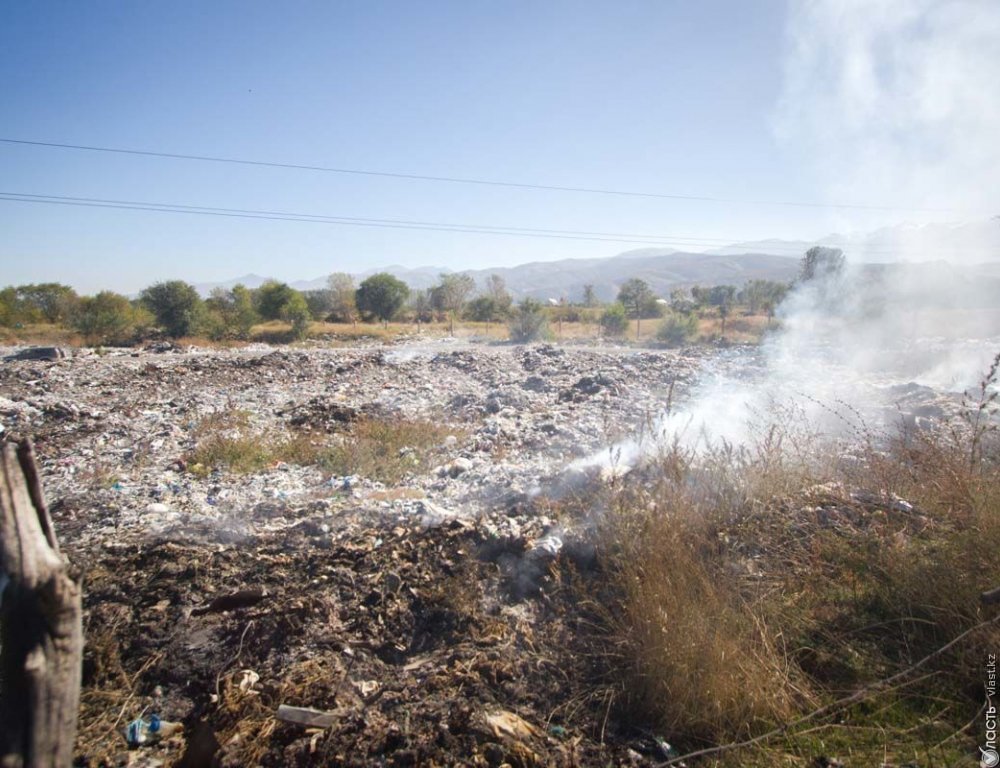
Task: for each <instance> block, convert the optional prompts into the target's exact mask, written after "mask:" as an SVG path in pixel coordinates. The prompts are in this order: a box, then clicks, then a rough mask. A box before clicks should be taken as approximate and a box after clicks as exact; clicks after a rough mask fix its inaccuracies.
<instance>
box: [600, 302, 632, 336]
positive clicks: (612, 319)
mask: <svg viewBox="0 0 1000 768" xmlns="http://www.w3.org/2000/svg"><path fill="white" fill-rule="evenodd" d="M601 328H602V329H603V331H604V333H605V334H606V335H608V336H624V335H625V332H626V331H627V330H628V316H627V315H626V313H625V305H624V304H620V303H617V302H616V303H614V304H611V305H610V306H609V307H608V308H607V309H605V310H604V312H603V313H602V314H601Z"/></svg>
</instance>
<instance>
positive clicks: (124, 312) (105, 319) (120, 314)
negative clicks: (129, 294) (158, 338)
mask: <svg viewBox="0 0 1000 768" xmlns="http://www.w3.org/2000/svg"><path fill="white" fill-rule="evenodd" d="M153 322H154V318H153V316H152V314H151V313H150V312H149V311H147V310H146V309H145V308H144V307H142V306H141V305H140V306H135V305H133V304H132V303H131V302H129V300H128V299H127V298H125V297H124V296H122V295H121V294H118V293H114V292H113V291H101V292H100V293H98V294H97V295H96V296H85V297H84V298H82V299H80V301H79V303H78V304H77V307H76V309H75V310H74V312H73V316H72V318H71V323H72V326H73V328H75V329H76V330H77V331H79V332H80V334H81V335H82V336H83V337H84V339H85V341H86V342H87V343H88V344H124V343H128V342H130V341H133V340H134V339H135V338H136V337H137V336H139V335H141V333H142V332H143V331H144V330H145V329H147V328H148V327H149V326H150V325H152V323H153Z"/></svg>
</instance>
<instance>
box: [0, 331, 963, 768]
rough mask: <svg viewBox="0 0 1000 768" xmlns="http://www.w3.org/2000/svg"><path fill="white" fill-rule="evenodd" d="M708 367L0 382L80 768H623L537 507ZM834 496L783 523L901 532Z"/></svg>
mask: <svg viewBox="0 0 1000 768" xmlns="http://www.w3.org/2000/svg"><path fill="white" fill-rule="evenodd" d="M17 351H18V350H14V349H12V348H6V349H5V348H0V355H6V356H9V355H11V354H15V353H16V352H17ZM715 354H716V353H715V352H713V351H712V350H710V349H707V348H698V349H692V350H686V351H668V350H662V351H635V350H632V349H629V348H624V347H585V346H580V347H565V348H561V347H554V346H550V345H534V346H531V345H529V346H514V345H495V346H491V345H484V346H471V345H467V344H463V343H458V342H434V341H426V342H415V343H411V342H408V343H407V344H405V345H398V346H395V347H384V348H382V347H378V348H376V347H371V348H365V347H359V348H336V349H334V348H320V347H316V348H294V349H292V348H282V349H274V348H271V347H269V346H267V345H250V346H246V347H243V348H233V349H198V348H179V347H176V346H174V345H170V346H168V345H165V344H157V345H155V346H150V347H148V348H144V349H135V350H133V349H127V350H126V349H113V348H112V349H107V350H105V351H104V353H103V354H101V355H93V354H75V355H73V356H68V357H63V358H57V359H52V360H42V361H39V360H38V359H16V360H11V359H5V361H4V363H3V364H2V365H0V421H2V424H3V428H4V434H7V433H9V434H10V435H11V436H12V437H16V436H20V435H24V436H28V435H30V436H32V437H33V439H34V441H35V446H36V452H37V454H38V463H39V468H40V472H41V475H42V481H43V484H44V486H45V489H46V496H47V498H48V501H49V506H50V511H51V516H52V519H53V522H54V524H55V526H56V528H57V529H58V532H59V539H60V543H61V544H62V546H63V549H64V551H65V553H66V555H67V557H68V558H69V559H70V561H71V562H73V563H74V564H75V565H79V567H81V568H82V569H84V571H85V573H86V579H85V581H84V585H85V586H84V612H85V615H84V633H85V637H86V647H85V656H84V660H83V687H82V693H81V711H80V728H79V737H78V741H77V748H78V753H79V754H80V756H81V759H83V758H84V757H85V758H86V759H87V760H89V761H90V762H91V764H92V765H98V764H100V763H101V762H102V761H104V762H105V763H106V764H107V765H115V764H117V763H118V762H119V761H121V760H122V751H123V745H122V735H123V734H124V736H125V740H126V743H127V745H128V746H134V747H141V750H140V752H141V756H142V757H143V758H144V759H145V758H148V759H149V760H161V761H163V763H164V764H174V762H175V761H177V760H178V758H179V756H186V757H180V761H179V762H177V764H179V765H219V766H223V768H227V767H232V768H236V767H237V766H246V765H262V766H282V765H302V766H309V765H329V764H339V765H357V766H363V765H375V764H380V765H430V764H437V765H453V764H462V763H468V764H473V765H497V766H499V765H502V764H504V763H507V764H510V765H511V766H528V765H556V766H576V765H607V764H609V763H610V764H614V765H624V764H629V762H630V760H631V757H630V755H631V754H632V752H635V750H632V744H633V741H630V740H631V739H633V737H634V734H633V733H632V732H630V731H628V728H627V724H616V723H615V721H614V715H613V713H612V714H611V715H609V713H608V709H607V706H606V705H605V704H601V705H599V706H594V707H590V706H584V705H581V704H580V702H581V701H585V700H586V696H585V694H584V691H585V690H586V684H587V680H586V673H587V670H586V669H585V668H584V667H583V666H582V665H583V663H584V662H583V660H585V659H586V658H588V654H587V653H586V652H585V649H581V648H580V647H579V645H578V644H579V642H580V639H579V638H580V632H579V630H578V628H579V625H580V624H579V621H580V616H579V606H578V605H576V604H574V603H572V602H570V598H569V597H568V596H567V595H568V590H565V589H562V586H563V584H564V582H563V579H565V578H568V577H567V574H566V570H567V569H571V568H584V569H585V568H586V567H588V566H587V562H588V561H587V555H586V552H587V551H588V550H587V548H586V546H585V544H586V543H587V542H586V541H585V537H586V535H587V531H588V526H589V525H590V521H589V520H588V519H585V518H582V519H575V518H572V517H568V516H567V515H566V514H565V513H564V512H563V507H564V506H567V502H568V501H569V500H572V499H574V498H584V499H590V498H591V497H595V496H596V495H597V494H598V493H600V492H601V489H602V488H603V487H604V486H603V485H602V482H601V480H600V473H599V472H597V471H587V470H586V469H583V470H581V469H571V466H572V465H573V463H574V462H575V461H577V460H579V459H581V458H582V457H586V456H589V455H592V454H594V453H595V452H598V451H600V450H602V449H606V448H607V446H608V445H611V444H612V443H613V442H614V441H615V440H617V439H619V438H620V437H621V436H623V435H628V434H631V433H633V432H634V431H636V430H638V429H641V427H642V425H643V424H645V423H647V422H648V420H649V417H650V415H655V414H658V413H660V412H661V410H662V408H663V406H664V403H665V401H666V398H667V397H668V394H669V396H672V397H673V398H674V400H675V402H680V401H682V400H683V398H684V397H685V395H686V394H687V393H688V392H690V389H691V387H692V386H693V385H694V384H695V383H696V382H697V380H698V377H699V375H700V373H701V371H702V370H703V369H704V367H705V366H706V365H711V364H713V355H715ZM566 393H569V394H566ZM917 394H920V395H922V396H923V395H926V397H927V398H931V395H930V394H927V393H923V392H921V393H916V394H914V395H913V396H914V397H916V396H917ZM934 397H935V398H937V399H936V400H935V401H934V403H933V404H934V405H935V406H936V407H940V408H942V409H944V410H947V409H948V408H950V407H952V406H951V403H950V401H948V400H947V399H946V398H943V397H939V396H937V395H934ZM401 425H402V426H405V427H406V428H407V429H408V430H409V432H405V433H403V432H401V429H402V426H401ZM365 430H367V431H365ZM421 438H425V439H424V440H423V442H421ZM388 462H396V463H397V466H398V467H399V471H398V472H397V473H395V474H394V475H391V476H387V475H384V474H383V475H380V474H379V473H380V471H381V470H382V469H383V468H384V465H385V464H386V463H388ZM845 493H846V492H845V491H844V490H843V489H826V490H822V489H816V491H815V493H814V497H815V502H814V503H812V507H811V509H810V511H809V512H808V513H806V512H803V513H802V518H801V519H802V520H803V521H805V520H806V519H807V518H808V520H810V521H816V520H821V521H826V524H829V525H839V524H844V523H845V522H850V520H851V519H850V518H848V517H847V516H848V515H857V514H860V513H858V512H857V511H852V510H857V509H861V511H862V512H864V510H866V509H868V508H874V506H876V505H882V506H879V507H878V508H879V509H881V508H882V507H884V506H887V505H889V506H891V510H890V511H891V512H892V514H894V515H904V516H906V518H907V520H908V521H909V523H910V525H912V526H913V527H914V528H917V527H918V526H919V525H920V524H921V519H920V512H919V510H911V511H909V512H908V511H907V509H908V507H907V504H906V503H905V502H904V501H903V500H902V499H893V500H886V499H879V498H873V499H872V500H871V501H870V504H868V502H865V503H861V502H859V503H858V504H856V505H853V506H850V505H844V504H842V503H839V502H837V503H835V500H838V499H842V498H844V496H845ZM817 510H818V511H817ZM797 520H798V518H795V519H792V520H791V523H790V525H796V524H798V522H797ZM803 524H804V523H803ZM591 551H592V549H591ZM0 592H2V590H0ZM137 703H138V706H136V705H137ZM144 707H145V709H143V708H144ZM146 712H155V713H156V715H157V718H156V721H155V722H158V724H159V725H158V728H159V730H156V728H155V727H154V718H153V717H152V716H149V717H147V716H146V715H145V713H146ZM122 713H128V714H130V715H133V719H132V720H131V721H130V722H128V723H127V724H126V725H124V726H123V724H122V719H123V718H124V717H125V714H122ZM168 722H169V723H170V724H183V725H184V729H183V731H180V730H174V731H173V732H172V735H171V737H170V738H167V737H165V730H166V726H167V724H168ZM654 749H655V748H654ZM630 750H631V752H630ZM663 751H664V750H663V749H659V750H658V753H663ZM642 759H643V760H645V761H646V762H645V763H638V764H649V762H650V760H651V759H652V760H658V759H662V758H660V757H656V756H655V755H654V752H650V753H649V754H647V755H646V756H643V757H642ZM185 760H187V761H188V762H185Z"/></svg>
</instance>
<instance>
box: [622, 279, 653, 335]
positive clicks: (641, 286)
mask: <svg viewBox="0 0 1000 768" xmlns="http://www.w3.org/2000/svg"><path fill="white" fill-rule="evenodd" d="M650 299H655V296H654V295H653V291H652V289H651V288H650V287H649V284H648V283H647V282H646V281H645V280H640V279H639V278H637V277H633V278H632V279H630V280H626V281H625V283H624V285H622V287H621V288H620V289H619V290H618V303H619V304H621V305H622V306H623V307H625V311H626V312H627V313H628V314H629V316H630V317H634V318H635V337H636V338H639V330H640V327H639V323H640V321H641V319H642V312H643V308H644V307H646V306H647V305H648V303H649V301H650Z"/></svg>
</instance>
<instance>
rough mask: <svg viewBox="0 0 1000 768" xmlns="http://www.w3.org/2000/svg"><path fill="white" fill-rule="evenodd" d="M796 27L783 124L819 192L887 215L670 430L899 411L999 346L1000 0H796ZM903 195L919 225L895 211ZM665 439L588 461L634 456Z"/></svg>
mask: <svg viewBox="0 0 1000 768" xmlns="http://www.w3.org/2000/svg"><path fill="white" fill-rule="evenodd" d="M787 37H788V50H787V53H786V60H785V68H784V86H783V90H782V96H781V99H780V103H779V105H778V107H777V115H776V120H775V125H776V129H777V133H778V135H779V137H780V138H781V140H782V141H784V142H785V143H786V145H787V146H788V147H790V148H792V149H793V150H794V151H796V152H798V153H799V154H800V155H801V157H802V159H803V162H804V163H805V164H806V165H807V166H808V167H809V168H810V169H811V170H812V171H813V173H814V175H815V177H816V178H817V179H818V182H817V183H818V185H819V187H820V189H819V194H821V195H823V196H825V198H826V199H827V200H828V201H829V202H831V203H856V204H859V206H860V207H858V208H833V209H832V210H834V211H836V214H835V217H836V222H835V225H839V227H840V228H841V229H846V230H848V231H850V230H852V229H853V230H859V229H864V228H868V229H871V228H872V227H873V226H883V227H886V228H885V229H883V230H882V231H881V232H879V233H877V235H876V237H875V238H874V241H875V242H877V244H878V248H877V249H874V250H873V249H872V248H871V245H870V243H871V242H872V240H873V238H861V239H859V241H858V242H856V243H855V242H852V241H850V240H849V239H848V240H847V241H843V240H842V241H840V242H842V243H843V244H844V245H845V250H846V256H847V259H848V262H847V267H846V268H845V269H844V270H843V271H842V272H840V273H838V274H836V275H831V276H829V279H826V280H819V281H814V282H807V283H802V284H800V285H798V286H797V287H796V288H795V289H794V290H793V291H792V292H791V293H790V294H789V296H788V297H787V299H786V300H785V302H784V303H783V305H782V306H781V307H780V309H779V318H780V321H781V324H782V327H781V330H780V331H779V332H777V333H775V334H774V335H772V336H771V337H770V338H769V339H768V340H767V341H766V342H765V344H764V345H763V347H762V349H761V350H760V359H761V361H762V363H763V366H762V370H758V371H750V372H749V373H748V374H746V375H732V374H731V373H730V372H728V371H726V370H723V371H721V372H715V373H713V372H712V371H709V372H707V374H706V377H705V381H704V383H703V384H702V386H701V387H700V389H699V390H698V391H697V392H695V393H693V396H692V397H691V398H690V399H689V400H688V402H687V403H685V404H684V405H683V406H682V407H681V408H680V409H679V410H675V411H674V412H672V413H670V414H668V415H666V416H665V417H664V419H663V420H662V423H661V424H660V431H661V438H660V440H661V444H662V440H664V439H665V440H667V441H668V442H669V441H672V440H674V439H679V440H680V441H681V442H682V443H684V444H686V445H688V446H695V447H697V446H705V445H718V444H719V443H720V442H721V441H726V442H728V443H730V444H742V443H745V442H747V441H749V440H750V439H752V438H753V436H754V434H755V429H756V428H759V427H760V426H761V425H766V424H767V423H768V422H769V421H770V422H772V423H773V422H774V421H779V422H780V421H782V420H785V421H786V422H787V420H788V419H789V418H795V419H798V420H800V421H802V422H805V423H808V425H809V426H808V429H809V430H815V431H816V432H817V433H823V434H837V433H838V432H839V433H843V432H844V431H849V430H852V429H856V428H857V427H858V426H859V425H863V426H864V427H866V428H874V429H882V428H891V426H892V425H891V424H890V423H889V422H891V421H893V420H896V421H898V420H899V418H900V416H901V412H905V411H906V409H907V408H910V409H911V411H913V412H918V411H919V412H923V413H930V414H933V413H935V409H934V407H933V406H931V405H928V401H932V400H934V398H935V397H936V398H937V401H938V402H939V403H945V402H947V400H948V395H947V394H944V393H960V392H962V391H964V390H967V389H971V388H974V387H975V386H976V385H977V383H978V381H979V378H980V377H981V375H982V374H983V372H984V371H985V370H986V368H987V367H988V365H989V361H990V360H991V358H992V357H993V356H994V355H995V354H996V353H997V352H998V351H1000V269H997V268H996V263H997V262H996V260H998V259H1000V253H996V252H995V247H996V244H997V243H998V242H1000V219H996V218H992V219H989V220H984V218H985V217H984V216H983V212H989V213H991V214H996V213H997V212H998V211H996V210H990V206H996V205H997V199H996V196H995V195H996V191H997V190H1000V140H998V137H1000V1H998V0H951V1H949V0H793V2H792V3H791V5H790V15H789V22H788V35H787ZM890 209H891V210H890ZM899 209H909V210H907V211H906V212H905V215H906V216H907V217H910V218H916V219H917V220H918V225H916V226H908V227H905V228H900V227H898V226H896V227H893V226H887V225H893V224H898V221H893V218H892V217H893V216H898V215H900V210H899ZM913 209H920V210H913ZM976 212H979V213H978V219H979V220H978V221H975V222H973V223H971V224H970V223H968V222H966V223H965V224H962V225H960V226H956V225H949V226H944V225H941V224H940V223H938V224H934V225H931V226H926V225H927V223H928V222H930V221H932V220H933V219H934V218H937V219H939V220H940V219H941V217H945V218H948V217H950V219H951V220H952V221H954V220H955V218H956V217H961V216H965V218H966V219H969V218H975V217H976ZM950 229H951V230H953V231H954V232H956V233H957V234H956V238H955V240H956V243H955V245H954V247H946V248H942V247H941V243H942V239H944V240H945V241H947V240H948V235H949V230H950ZM930 232H933V237H932V236H929V234H927V233H930ZM875 261H879V262H886V263H883V264H881V265H879V264H872V263H863V262H875ZM987 261H993V262H994V263H993V265H986V266H977V267H970V266H968V265H973V264H976V265H980V264H981V263H982V262H987ZM889 262H891V263H889ZM898 262H903V263H898ZM923 388H933V389H934V390H936V391H937V393H941V394H937V393H932V392H929V390H926V389H923ZM956 400H957V397H952V398H951V401H952V402H954V401H956ZM793 415H794V416H793ZM655 442H656V441H651V440H644V441H642V442H641V443H640V442H638V441H633V442H631V443H627V444H624V445H621V446H617V447H613V448H612V450H611V451H610V452H606V453H604V454H601V455H599V456H595V457H592V458H591V459H590V460H586V461H584V462H582V463H583V464H587V463H591V464H593V463H608V456H612V457H616V458H617V460H618V461H619V462H620V463H621V464H630V463H632V461H633V460H634V459H636V458H637V457H638V456H640V455H642V453H643V452H644V451H646V450H649V449H650V448H652V447H654V445H655Z"/></svg>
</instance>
